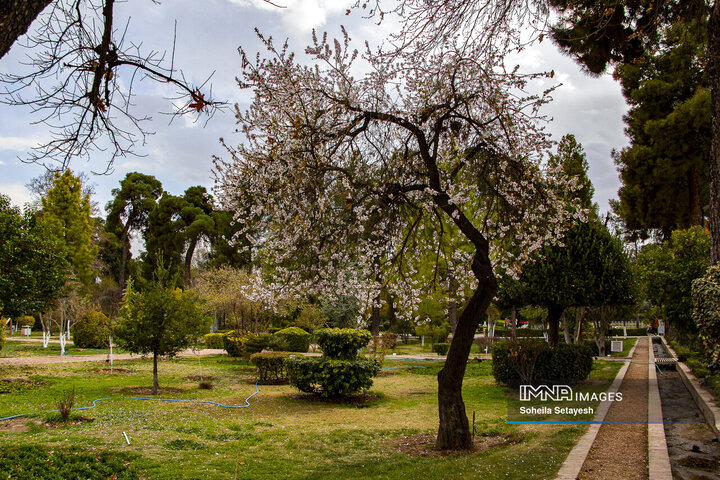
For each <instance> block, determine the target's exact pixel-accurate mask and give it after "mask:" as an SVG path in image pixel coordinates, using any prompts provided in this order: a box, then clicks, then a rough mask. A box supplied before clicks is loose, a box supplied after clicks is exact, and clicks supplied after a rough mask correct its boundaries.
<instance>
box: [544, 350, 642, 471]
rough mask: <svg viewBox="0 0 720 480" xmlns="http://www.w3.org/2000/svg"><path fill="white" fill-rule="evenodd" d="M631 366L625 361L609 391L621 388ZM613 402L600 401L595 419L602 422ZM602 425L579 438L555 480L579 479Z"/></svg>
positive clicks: (599, 424)
mask: <svg viewBox="0 0 720 480" xmlns="http://www.w3.org/2000/svg"><path fill="white" fill-rule="evenodd" d="M637 344H638V342H635V345H633V347H632V349H631V350H630V353H629V354H628V355H629V356H630V358H632V356H633V354H634V353H635V347H637ZM629 367H630V362H625V365H623V366H622V368H620V371H619V372H618V373H617V375H616V376H615V380H613V383H612V384H611V385H610V388H609V389H608V393H614V392H617V391H618V389H619V388H620V384H622V382H623V379H624V378H625V373H626V372H627V369H628V368H629ZM611 404H612V402H609V401H605V402H600V405H599V406H598V409H597V412H596V413H595V416H594V417H593V421H594V422H602V421H603V420H605V416H606V415H607V413H608V410H610V405H611ZM601 426H602V423H593V424H591V425H590V427H589V428H588V430H587V432H585V434H584V435H583V436H582V437H580V440H578V442H577V443H576V444H575V446H574V447H573V449H572V450H570V453H569V454H568V456H567V458H566V459H565V461H564V462H563V464H562V466H561V467H560V471H559V472H558V474H557V477H555V480H576V479H577V477H578V475H579V474H580V470H582V466H583V464H584V463H585V460H586V459H587V456H588V454H589V453H590V448H591V447H592V445H593V443H595V438H596V437H597V434H598V432H599V431H600V427H601Z"/></svg>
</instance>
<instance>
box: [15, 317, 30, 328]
mask: <svg viewBox="0 0 720 480" xmlns="http://www.w3.org/2000/svg"><path fill="white" fill-rule="evenodd" d="M15 323H17V324H18V325H20V326H21V327H32V326H33V325H35V317H32V316H30V315H25V316H24V317H18V318H16V319H15Z"/></svg>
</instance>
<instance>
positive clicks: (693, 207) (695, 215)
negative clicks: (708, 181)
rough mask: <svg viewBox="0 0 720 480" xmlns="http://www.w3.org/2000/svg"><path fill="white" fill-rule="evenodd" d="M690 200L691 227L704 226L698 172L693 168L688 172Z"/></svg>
mask: <svg viewBox="0 0 720 480" xmlns="http://www.w3.org/2000/svg"><path fill="white" fill-rule="evenodd" d="M688 194H689V197H690V198H688V200H689V202H690V226H694V225H702V224H703V218H702V208H701V205H700V192H699V191H698V179H697V171H696V170H695V167H691V168H690V170H689V171H688Z"/></svg>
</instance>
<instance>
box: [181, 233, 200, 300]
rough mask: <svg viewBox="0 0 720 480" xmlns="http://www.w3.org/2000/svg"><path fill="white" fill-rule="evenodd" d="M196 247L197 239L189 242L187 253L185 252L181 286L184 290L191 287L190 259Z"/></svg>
mask: <svg viewBox="0 0 720 480" xmlns="http://www.w3.org/2000/svg"><path fill="white" fill-rule="evenodd" d="M196 245H197V237H195V238H193V239H192V240H190V244H189V245H188V249H187V252H185V268H184V270H183V286H184V287H185V288H190V287H192V257H193V254H194V253H195V246H196Z"/></svg>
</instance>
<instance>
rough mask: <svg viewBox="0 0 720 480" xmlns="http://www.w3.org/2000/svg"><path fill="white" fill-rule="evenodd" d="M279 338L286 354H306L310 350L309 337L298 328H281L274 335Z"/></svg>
mask: <svg viewBox="0 0 720 480" xmlns="http://www.w3.org/2000/svg"><path fill="white" fill-rule="evenodd" d="M275 335H276V336H277V337H278V338H280V339H281V340H282V341H283V342H284V344H285V348H286V349H287V351H288V352H301V353H307V351H308V350H310V338H311V335H310V334H309V333H308V332H306V331H305V330H303V329H302V328H298V327H288V328H283V329H282V330H279V331H278V332H276V333H275Z"/></svg>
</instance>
